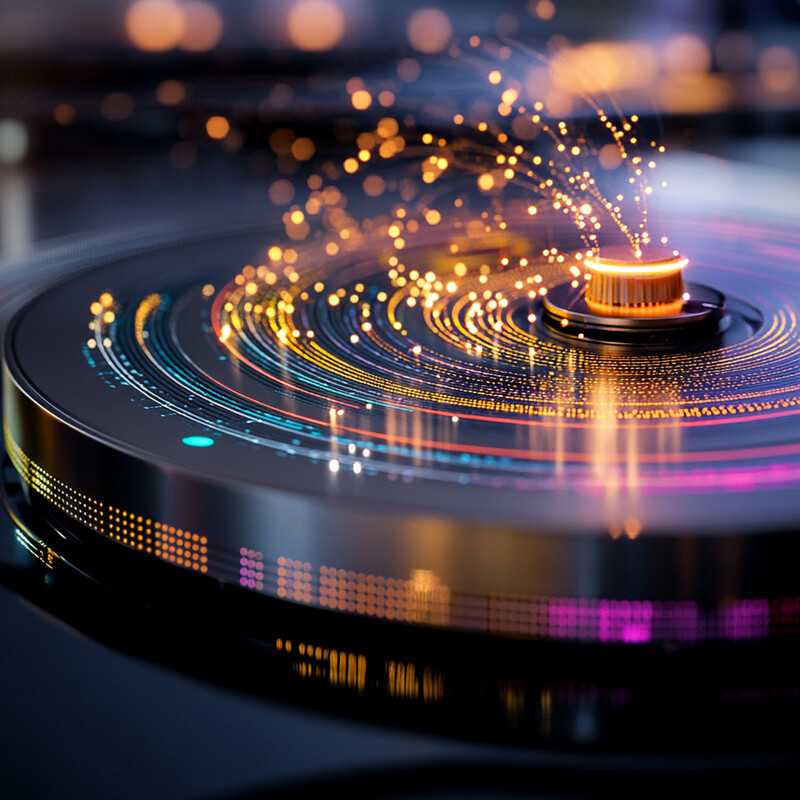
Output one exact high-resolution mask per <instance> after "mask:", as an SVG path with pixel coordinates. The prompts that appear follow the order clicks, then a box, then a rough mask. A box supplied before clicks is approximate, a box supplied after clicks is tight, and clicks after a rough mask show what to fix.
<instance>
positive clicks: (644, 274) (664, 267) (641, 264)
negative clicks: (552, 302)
mask: <svg viewBox="0 0 800 800" xmlns="http://www.w3.org/2000/svg"><path fill="white" fill-rule="evenodd" d="M688 263H689V262H688V259H686V258H683V257H681V256H675V257H673V258H666V259H658V260H655V261H644V260H636V259H617V258H603V257H600V256H591V257H589V258H587V259H586V260H585V261H584V264H585V265H586V267H587V269H588V272H589V275H590V276H591V278H590V280H589V281H588V282H587V284H586V305H587V306H589V310H590V311H591V312H592V313H593V314H597V315H598V316H603V317H670V316H675V315H676V314H680V313H681V309H682V308H683V302H684V299H683V276H682V271H683V268H684V267H685V266H686V265H687V264H688Z"/></svg>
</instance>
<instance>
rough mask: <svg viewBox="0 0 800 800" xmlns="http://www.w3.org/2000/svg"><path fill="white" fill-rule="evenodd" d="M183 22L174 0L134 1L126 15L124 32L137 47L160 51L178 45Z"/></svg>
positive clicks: (178, 6)
mask: <svg viewBox="0 0 800 800" xmlns="http://www.w3.org/2000/svg"><path fill="white" fill-rule="evenodd" d="M185 21H186V19H185V16H184V12H183V9H182V8H181V6H180V5H179V4H178V3H176V2H175V0H136V2H134V3H132V4H131V6H130V7H129V8H128V11H127V13H126V14H125V31H126V32H127V34H128V38H129V39H130V40H131V42H132V43H133V45H134V46H135V47H138V48H139V49H140V50H147V51H150V52H163V51H164V50H171V49H172V48H173V47H176V46H177V45H178V43H179V42H180V40H181V37H182V36H183V31H184V25H185Z"/></svg>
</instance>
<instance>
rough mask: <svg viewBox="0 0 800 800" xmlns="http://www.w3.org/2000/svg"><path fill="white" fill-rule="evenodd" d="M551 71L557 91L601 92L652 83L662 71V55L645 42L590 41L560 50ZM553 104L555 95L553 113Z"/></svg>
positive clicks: (561, 92)
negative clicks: (660, 57) (660, 66)
mask: <svg viewBox="0 0 800 800" xmlns="http://www.w3.org/2000/svg"><path fill="white" fill-rule="evenodd" d="M549 70H550V78H551V80H552V81H553V86H554V88H555V90H556V92H557V93H560V94H563V95H567V96H573V95H577V94H583V93H589V94H597V93H600V92H610V91H620V90H622V89H629V88H634V87H640V86H648V85H649V84H650V83H652V81H653V80H654V79H655V77H656V75H657V74H658V57H657V55H656V53H655V51H654V50H653V49H652V47H650V45H648V44H645V43H644V42H590V43H589V44H584V45H580V46H578V47H570V48H567V49H565V50H562V51H561V52H559V53H558V54H557V55H556V56H555V57H554V58H553V59H552V61H551V62H550V67H549ZM551 94H552V93H551ZM556 105H558V103H556ZM552 106H553V99H552V98H551V99H550V100H548V107H550V108H551V112H552V111H553V109H552Z"/></svg>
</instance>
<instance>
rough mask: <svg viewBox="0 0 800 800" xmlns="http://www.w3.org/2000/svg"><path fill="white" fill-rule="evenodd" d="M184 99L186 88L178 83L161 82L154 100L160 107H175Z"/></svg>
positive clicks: (172, 81)
mask: <svg viewBox="0 0 800 800" xmlns="http://www.w3.org/2000/svg"><path fill="white" fill-rule="evenodd" d="M185 97H186V87H185V86H184V85H183V84H182V83H181V82H180V81H174V80H166V81H162V82H161V83H159V84H158V88H157V89H156V99H157V100H158V102H159V103H161V105H162V106H176V105H178V103H180V102H181V101H182V100H183V99H184V98H185Z"/></svg>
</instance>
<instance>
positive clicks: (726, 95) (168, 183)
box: [0, 0, 800, 258]
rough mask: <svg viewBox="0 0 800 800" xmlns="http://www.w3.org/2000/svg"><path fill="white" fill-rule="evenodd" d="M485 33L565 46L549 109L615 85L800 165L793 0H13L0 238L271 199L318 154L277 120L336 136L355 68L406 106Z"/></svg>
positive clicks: (660, 118) (21, 240)
mask: <svg viewBox="0 0 800 800" xmlns="http://www.w3.org/2000/svg"><path fill="white" fill-rule="evenodd" d="M475 35H478V36H480V37H499V38H501V39H504V38H509V39H513V40H515V41H517V42H520V43H522V44H524V45H526V46H530V47H532V48H535V49H537V50H539V51H541V52H545V53H549V54H550V55H551V56H555V61H554V63H555V64H556V66H555V67H553V68H551V75H550V78H551V91H550V92H549V94H548V96H547V102H548V109H549V110H550V111H552V113H554V114H558V115H562V116H569V115H570V114H571V113H573V109H574V108H575V107H576V103H575V100H576V97H577V95H578V94H579V92H580V91H584V90H587V89H588V90H589V91H593V90H603V91H608V92H610V93H611V94H612V95H613V96H614V98H615V100H616V101H618V102H619V103H620V105H621V106H622V107H623V108H624V109H625V110H626V111H628V113H631V112H633V111H635V112H636V113H638V114H639V115H640V116H642V117H650V118H652V119H654V120H656V121H657V124H658V125H659V126H660V127H661V130H662V134H661V135H662V139H663V141H664V142H665V143H666V144H667V146H668V152H672V153H680V152H693V153H705V154H712V155H715V156H722V157H729V158H733V159H734V160H737V161H743V162H749V163H753V164H759V165H762V166H764V167H766V168H768V169H771V170H773V171H774V172H775V174H776V176H778V175H779V173H783V174H785V173H786V172H787V171H790V172H794V171H796V170H797V169H798V164H800V152H798V147H797V141H798V133H800V58H799V57H798V53H799V52H800V1H798V0H763V1H762V2H751V0H615V1H614V2H602V3H598V2H595V1H594V0H561V2H553V1H552V0H529V2H525V1H524V0H516V1H514V2H512V1H511V0H502V1H498V0H493V2H488V3H487V2H477V0H458V2H436V3H430V4H428V3H420V2H395V3H389V2H384V1H383V0H380V1H379V0H237V1H236V2H223V1H222V0H72V1H71V2H63V1H61V0H60V1H58V2H56V1H55V0H3V1H2V4H0V81H1V82H2V83H0V212H1V213H0V220H2V223H1V224H0V253H2V255H3V256H6V257H12V258H13V257H18V256H20V255H23V254H24V253H26V252H27V251H28V250H29V249H30V247H31V246H32V245H33V243H35V242H38V241H41V240H44V239H51V238H53V237H61V236H64V235H68V234H76V233H80V232H85V231H90V230H99V229H118V228H119V227H122V226H131V225H135V224H139V223H141V224H145V223H149V222H151V221H153V220H155V219H170V218H174V217H176V216H186V215H191V214H194V213H201V212H202V213H207V212H210V213H213V212H214V210H215V209H220V210H229V211H231V210H232V211H235V210H236V209H237V208H240V207H241V208H242V209H247V210H253V209H258V208H263V209H264V213H269V212H270V211H271V210H274V209H275V206H280V205H281V204H280V202H278V203H276V202H274V201H275V200H276V199H278V200H280V199H281V198H280V197H279V196H278V197H277V198H276V195H280V192H273V193H272V197H270V187H271V185H272V183H273V182H274V180H275V179H276V178H278V177H281V175H282V174H283V175H285V174H291V173H292V172H293V171H296V170H297V169H298V168H299V167H300V166H302V165H301V164H299V163H296V162H298V160H299V161H302V160H303V157H304V154H303V153H302V152H298V151H295V152H291V151H290V150H288V149H287V148H286V147H284V148H283V149H284V150H286V152H277V150H281V143H280V142H278V143H277V144H276V143H275V142H274V141H272V142H271V140H270V136H271V134H272V133H273V132H274V131H275V129H276V128H279V127H284V126H288V127H289V128H290V129H294V128H296V127H297V126H298V125H299V126H300V127H301V128H304V129H306V130H307V131H308V132H309V133H310V134H312V133H313V134H314V135H316V136H317V137H319V136H323V137H324V135H330V134H329V133H321V132H320V126H321V125H322V123H323V121H324V122H325V124H328V123H329V122H330V120H331V115H332V114H335V109H336V106H337V104H338V105H339V106H340V107H341V105H342V103H343V102H344V104H345V105H346V102H347V99H348V98H347V94H346V92H345V86H346V84H347V81H348V80H350V79H351V78H353V77H361V78H363V79H367V80H370V79H372V80H373V82H375V81H377V82H380V85H382V86H385V87H387V88H386V89H385V90H384V94H383V95H382V99H381V100H380V104H381V106H385V107H386V108H387V109H388V111H387V112H386V113H391V111H392V106H393V105H394V103H395V101H396V102H398V103H399V102H400V100H401V97H399V96H397V97H395V95H400V94H402V93H403V92H405V93H406V94H408V93H413V91H414V86H413V84H414V82H415V81H417V80H424V79H425V78H424V75H423V77H422V78H419V77H417V76H418V75H419V61H420V60H421V61H423V63H424V60H425V59H430V58H435V57H436V55H437V54H440V53H444V52H447V51H450V49H451V48H452V47H453V46H454V45H453V43H456V44H455V46H461V47H462V48H463V47H466V43H467V41H468V40H469V37H470V36H475ZM564 66H566V67H567V69H563V67H564ZM576 71H577V72H580V73H581V74H583V75H584V76H589V77H586V78H585V79H584V84H583V85H582V86H576V85H575V83H574V81H573V80H572V78H571V77H570V76H572V75H574V74H575V73H576ZM395 84H396V85H397V87H399V88H397V87H396V86H395ZM374 105H375V106H376V107H377V105H378V98H377V97H376V98H375V102H374ZM350 110H351V111H352V109H350ZM574 113H577V112H574ZM212 118H213V119H214V122H211V123H209V120H211V119H212ZM215 126H216V127H215ZM329 130H330V127H329V128H328V131H329ZM298 135H299V132H298ZM318 144H319V142H318ZM276 148H277V150H276ZM298 156H299V159H298ZM684 172H685V171H684ZM695 188H696V187H692V188H691V189H690V190H689V191H688V194H689V195H690V196H694V195H695V194H696V192H695ZM794 199H795V197H794V196H793V195H792V196H791V197H789V198H788V200H787V198H786V197H784V198H782V199H781V200H780V201H779V202H777V203H771V202H770V201H769V199H768V198H767V197H765V196H761V197H759V200H764V201H765V202H766V203H767V208H768V209H769V208H772V207H773V206H774V207H777V208H785V207H788V206H790V205H791V204H792V202H793V201H794Z"/></svg>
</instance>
